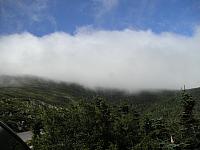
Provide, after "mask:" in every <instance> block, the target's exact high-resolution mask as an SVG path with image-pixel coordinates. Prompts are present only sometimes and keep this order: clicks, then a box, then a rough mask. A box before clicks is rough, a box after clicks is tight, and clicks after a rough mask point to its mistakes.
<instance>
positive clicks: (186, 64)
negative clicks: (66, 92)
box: [0, 29, 200, 92]
mask: <svg viewBox="0 0 200 150" xmlns="http://www.w3.org/2000/svg"><path fill="white" fill-rule="evenodd" d="M199 65H200V32H198V30H197V31H196V33H195V34H194V35H193V36H192V37H187V36H182V35H177V34H174V33H169V32H166V33H161V34H155V33H153V32H151V31H149V30H148V31H136V30H132V29H126V30H123V31H103V30H98V31H97V30H92V29H84V30H83V29H82V30H78V31H77V33H76V34H75V35H70V34H68V33H64V32H55V33H52V34H49V35H46V36H43V37H37V36H35V35H32V34H30V33H21V34H12V35H5V36H1V37H0V74H7V75H35V76H41V77H47V78H50V79H55V80H59V81H67V82H75V83H79V84H82V85H85V86H87V87H90V88H95V87H106V88H117V89H124V90H129V91H132V92H135V91H139V90H147V89H180V88H181V87H182V86H183V85H184V84H185V85H186V87H188V88H192V87H198V86H200V69H199Z"/></svg>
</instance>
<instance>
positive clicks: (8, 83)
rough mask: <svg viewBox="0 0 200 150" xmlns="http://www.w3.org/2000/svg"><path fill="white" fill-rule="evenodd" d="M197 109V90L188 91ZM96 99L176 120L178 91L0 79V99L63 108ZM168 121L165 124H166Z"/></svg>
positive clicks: (178, 104)
mask: <svg viewBox="0 0 200 150" xmlns="http://www.w3.org/2000/svg"><path fill="white" fill-rule="evenodd" d="M189 92H190V93H191V94H192V95H193V97H194V98H195V99H196V101H197V105H196V110H197V112H198V111H199V110H200V102H199V101H198V99H199V98H200V88H196V89H192V90H189ZM97 96H100V97H103V98H105V99H107V100H108V101H109V102H111V103H115V104H118V103H120V102H124V101H126V102H128V103H132V104H133V105H134V106H135V107H136V109H137V110H138V111H140V112H142V113H143V114H147V115H151V116H154V117H164V118H170V119H171V120H173V118H176V117H177V116H178V115H179V114H180V111H181V100H180V98H178V97H180V92H178V91H160V92H142V93H139V94H125V93H124V92H121V91H117V90H98V91H93V90H89V89H86V88H84V87H82V86H79V85H76V84H66V83H57V82H53V81H50V80H44V79H41V78H36V77H11V76H0V98H3V97H5V98H19V99H22V98H23V99H32V100H36V101H43V102H46V103H50V104H56V105H65V104H66V105H67V104H68V103H71V102H75V101H77V100H80V99H82V100H89V101H90V100H94V99H95V98H96V97H97ZM170 119H169V121H170Z"/></svg>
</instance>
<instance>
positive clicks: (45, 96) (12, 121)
mask: <svg viewBox="0 0 200 150" xmlns="http://www.w3.org/2000/svg"><path fill="white" fill-rule="evenodd" d="M16 79H17V78H16ZM8 81H9V80H6V82H8ZM191 95H192V96H193V97H192V96H191ZM199 95H200V93H199V90H198V89H194V90H190V91H184V92H182V93H181V92H177V91H163V92H141V93H139V94H126V93H124V92H121V91H116V90H98V91H92V90H89V89H85V88H83V87H81V86H78V85H75V84H65V83H55V82H52V81H43V80H41V79H32V78H28V82H27V79H25V80H22V79H21V81H20V86H19V84H16V86H11V85H10V83H9V84H7V86H6V87H0V119H1V120H3V121H4V122H5V123H7V124H8V125H9V126H10V127H11V128H12V129H14V130H15V131H17V132H21V131H27V130H32V131H33V133H34V137H33V140H32V144H33V146H34V149H38V150H63V149H72V150H73V149H83V150H94V149H97V150H104V149H110V150H162V149H164V150H182V149H186V150H196V149H197V150H198V149H200V122H199V110H200V103H199V101H198V98H199V97H200V96H199ZM181 104H182V105H181ZM171 140H172V141H171Z"/></svg>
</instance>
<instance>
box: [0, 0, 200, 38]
mask: <svg viewBox="0 0 200 150" xmlns="http://www.w3.org/2000/svg"><path fill="white" fill-rule="evenodd" d="M199 24H200V1H199V0H14V1H13V0H0V34H1V35H5V34H12V33H21V32H24V31H26V32H30V33H32V34H34V35H37V36H42V35H46V34H49V33H52V32H56V31H63V32H67V33H70V34H73V33H75V32H76V30H77V29H78V28H81V27H91V28H94V29H100V30H123V29H126V28H132V29H136V30H147V29H150V30H152V31H153V32H154V33H160V32H174V33H178V34H183V35H187V36H191V35H192V34H193V32H194V30H195V28H196V27H197V26H199Z"/></svg>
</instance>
